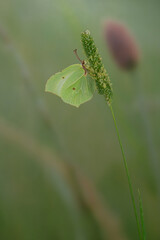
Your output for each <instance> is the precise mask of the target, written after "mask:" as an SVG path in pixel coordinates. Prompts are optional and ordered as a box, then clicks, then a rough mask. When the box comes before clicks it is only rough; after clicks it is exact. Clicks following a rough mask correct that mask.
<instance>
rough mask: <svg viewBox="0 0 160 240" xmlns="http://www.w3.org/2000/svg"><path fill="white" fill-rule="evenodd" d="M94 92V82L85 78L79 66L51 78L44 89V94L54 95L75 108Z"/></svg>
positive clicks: (66, 69)
mask: <svg viewBox="0 0 160 240" xmlns="http://www.w3.org/2000/svg"><path fill="white" fill-rule="evenodd" d="M94 90H95V83H94V81H93V80H91V79H90V78H88V77H86V76H85V71H84V69H83V67H82V66H81V65H80V64H74V65H71V66H70V67H67V68H65V69H64V70H63V71H62V72H59V73H56V74H55V75H53V76H51V77H50V78H49V80H48V81H47V83H46V87H45V91H46V92H51V93H54V94H56V95H58V96H59V97H61V98H62V100H63V101H64V102H66V103H68V104H71V105H73V106H76V107H79V105H80V104H82V103H84V102H86V101H88V100H89V99H91V97H92V96H93V92H94Z"/></svg>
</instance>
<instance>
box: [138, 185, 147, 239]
mask: <svg viewBox="0 0 160 240" xmlns="http://www.w3.org/2000/svg"><path fill="white" fill-rule="evenodd" d="M138 195H139V209H140V219H141V230H142V239H143V240H146V231H145V225H144V212H143V204H142V198H141V194H140V190H139V189H138Z"/></svg>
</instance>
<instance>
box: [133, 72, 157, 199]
mask: <svg viewBox="0 0 160 240" xmlns="http://www.w3.org/2000/svg"><path fill="white" fill-rule="evenodd" d="M131 77H132V79H133V82H134V85H135V86H136V91H135V93H136V94H137V99H138V103H139V104H138V106H139V114H140V117H141V124H142V129H143V132H144V134H145V139H146V144H147V151H148V160H149V164H150V169H151V174H152V177H153V180H154V184H155V187H156V190H157V194H158V196H159V197H160V174H159V167H160V166H159V163H158V155H157V151H156V147H155V143H154V136H153V132H152V129H151V127H152V126H151V123H150V118H149V117H150V116H149V113H148V106H147V103H146V96H145V94H144V90H143V86H142V79H141V76H140V73H139V72H138V70H137V71H136V70H135V71H134V72H131Z"/></svg>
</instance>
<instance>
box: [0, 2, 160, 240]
mask: <svg viewBox="0 0 160 240" xmlns="http://www.w3.org/2000/svg"><path fill="white" fill-rule="evenodd" d="M159 12H160V1H159V0H152V1H150V0H141V1H138V0H134V1H133V0H121V1H119V0H99V1H98V0H92V1H91V0H81V1H80V0H32V1H31V0H28V1H25V0H14V1H13V0H1V1H0V239H2V240H11V239H12V240H37V239H38V240H46V239H47V240H50V239H55V240H67V239H69V240H72V239H73V240H75V239H76V240H80V239H81V240H90V239H92V240H96V239H98V240H100V239H112V240H120V239H121V240H122V239H131V240H133V239H134V240H135V239H138V235H137V228H136V222H135V217H134V213H133V209H132V204H131V199H130V195H129V190H128V183H127V179H126V175H125V171H124V166H123V163H122V157H121V152H120V148H119V145H118V141H117V137H116V134H115V129H114V125H113V120H112V116H111V113H110V111H109V108H108V107H107V105H106V103H105V102H104V99H103V97H101V96H99V95H98V94H96V93H95V95H94V97H93V99H92V100H91V101H89V102H87V103H85V104H83V105H82V106H80V108H78V109H77V108H74V107H72V106H69V105H67V104H64V103H63V102H62V101H61V99H60V98H58V97H57V96H54V95H52V94H49V93H45V92H44V88H45V83H46V81H47V79H48V78H49V77H50V76H51V75H52V74H54V73H56V72H58V71H61V70H62V69H63V68H65V67H67V66H69V65H71V64H74V63H77V59H76V58H75V55H74V54H73V50H74V49H75V48H77V49H78V52H79V55H80V57H81V58H82V59H83V58H84V54H83V51H82V47H81V43H80V33H81V32H82V31H83V30H85V29H89V30H90V31H91V33H92V35H93V37H94V39H95V42H96V44H97V46H98V48H99V51H100V53H101V55H102V58H103V62H104V64H105V66H106V67H107V70H108V72H109V74H110V78H111V81H112V83H113V88H114V101H113V106H114V109H115V114H116V117H117V121H118V126H119V129H120V134H121V137H122V142H123V145H124V149H125V152H126V156H127V160H128V165H129V170H130V173H131V178H132V182H133V186H134V192H135V196H136V203H137V205H138V189H140V192H141V195H142V201H143V209H144V219H145V228H146V235H147V239H148V240H149V239H150V240H151V239H152V240H153V239H154V240H159V239H160V228H159V222H160V195H159V193H160V191H159V189H160V182H159V175H158V173H159V172H160V148H159V144H160V127H159V122H160V81H159V79H160V78H159V76H160V67H159V66H160V65H159V63H160V30H159V26H160V14H159ZM110 18H112V19H115V20H118V21H122V22H123V23H125V24H126V25H127V26H128V28H129V29H130V30H131V32H132V33H133V34H134V37H135V38H136V40H137V44H138V45H139V48H140V52H141V61H140V64H139V67H138V76H139V77H138V79H135V77H134V78H133V75H132V74H131V73H129V72H125V71H122V70H121V69H119V68H118V66H117V65H116V64H115V62H114V60H113V59H112V57H111V55H110V53H109V50H108V48H107V45H106V42H105V40H104V38H103V29H102V26H103V21H104V20H105V19H110ZM139 82H140V84H141V90H140V91H139ZM142 96H143V104H144V105H143V106H145V109H146V111H145V116H144V115H143V114H141V113H142V112H143V106H142V105H141V104H140V102H141V101H140V99H141V97H142ZM141 106H142V107H141ZM142 115H143V116H142ZM144 121H145V122H146V124H144ZM144 125H145V126H147V127H146V128H147V129H149V130H147V131H149V134H147V133H146V128H145V127H144ZM148 136H149V140H148ZM150 150H151V151H150ZM153 152H154V154H155V155H154V156H152V154H153Z"/></svg>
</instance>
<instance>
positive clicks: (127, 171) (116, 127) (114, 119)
mask: <svg viewBox="0 0 160 240" xmlns="http://www.w3.org/2000/svg"><path fill="white" fill-rule="evenodd" d="M109 107H110V109H111V113H112V117H113V121H114V125H115V129H116V133H117V137H118V142H119V145H120V149H121V152H122V157H123V163H124V167H125V171H126V175H127V179H128V184H129V190H130V195H131V200H132V205H133V209H134V214H135V218H136V223H137V228H138V234H139V239H142V238H141V230H140V224H139V220H138V213H137V208H136V203H135V198H134V193H133V187H132V182H131V177H130V174H129V170H128V165H127V160H126V157H125V153H124V150H123V146H122V141H121V138H120V134H119V130H118V126H117V122H116V118H115V115H114V111H113V108H112V105H111V104H110V106H109Z"/></svg>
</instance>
